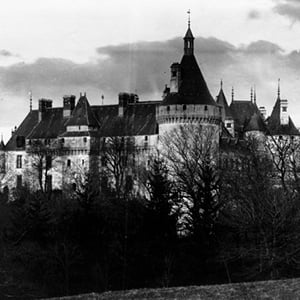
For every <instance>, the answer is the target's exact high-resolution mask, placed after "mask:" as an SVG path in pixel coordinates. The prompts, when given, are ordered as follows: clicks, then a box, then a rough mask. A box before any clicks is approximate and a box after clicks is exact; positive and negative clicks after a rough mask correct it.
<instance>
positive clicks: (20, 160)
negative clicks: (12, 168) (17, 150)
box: [17, 155, 22, 169]
mask: <svg viewBox="0 0 300 300" xmlns="http://www.w3.org/2000/svg"><path fill="white" fill-rule="evenodd" d="M17 169H22V155H17Z"/></svg>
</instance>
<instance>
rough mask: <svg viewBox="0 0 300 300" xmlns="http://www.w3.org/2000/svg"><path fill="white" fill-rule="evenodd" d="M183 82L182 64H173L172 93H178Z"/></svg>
mask: <svg viewBox="0 0 300 300" xmlns="http://www.w3.org/2000/svg"><path fill="white" fill-rule="evenodd" d="M180 81H181V71H180V64H179V63H173V64H172V66H171V81H170V92H171V93H178V90H179V87H180Z"/></svg>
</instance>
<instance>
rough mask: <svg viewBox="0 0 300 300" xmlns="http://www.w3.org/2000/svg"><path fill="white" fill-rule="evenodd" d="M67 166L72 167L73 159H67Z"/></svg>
mask: <svg viewBox="0 0 300 300" xmlns="http://www.w3.org/2000/svg"><path fill="white" fill-rule="evenodd" d="M67 167H71V159H68V160H67Z"/></svg>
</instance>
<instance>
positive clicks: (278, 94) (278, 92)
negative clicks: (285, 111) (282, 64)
mask: <svg viewBox="0 0 300 300" xmlns="http://www.w3.org/2000/svg"><path fill="white" fill-rule="evenodd" d="M277 97H278V99H280V78H278V88H277Z"/></svg>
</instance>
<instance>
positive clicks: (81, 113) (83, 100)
mask: <svg viewBox="0 0 300 300" xmlns="http://www.w3.org/2000/svg"><path fill="white" fill-rule="evenodd" d="M66 125H67V126H83V125H87V126H89V127H99V123H98V121H97V120H96V118H95V116H94V114H93V112H92V110H91V107H90V104H89V102H88V99H87V97H86V95H83V96H81V97H80V98H79V100H78V103H77V105H76V107H75V109H74V111H73V113H72V116H71V117H70V119H69V120H68V122H67V123H66Z"/></svg>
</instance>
